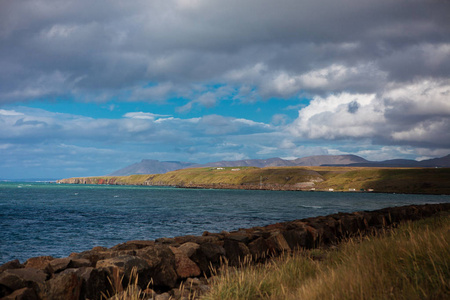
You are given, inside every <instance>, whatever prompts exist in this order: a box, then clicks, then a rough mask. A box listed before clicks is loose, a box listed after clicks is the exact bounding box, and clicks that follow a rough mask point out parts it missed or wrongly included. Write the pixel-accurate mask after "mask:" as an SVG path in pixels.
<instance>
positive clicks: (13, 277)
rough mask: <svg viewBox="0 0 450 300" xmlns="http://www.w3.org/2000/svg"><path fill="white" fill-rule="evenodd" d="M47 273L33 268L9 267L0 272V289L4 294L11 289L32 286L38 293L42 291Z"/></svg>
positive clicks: (11, 290)
mask: <svg viewBox="0 0 450 300" xmlns="http://www.w3.org/2000/svg"><path fill="white" fill-rule="evenodd" d="M46 279H47V274H46V273H44V271H42V270H39V269H33V268H21V269H9V270H5V271H3V272H2V273H1V274H0V287H2V288H1V289H0V291H1V293H2V295H0V297H3V296H6V295H8V294H10V293H12V292H13V291H16V290H19V289H22V288H25V287H27V288H32V289H34V291H35V292H36V293H37V294H38V295H39V294H41V293H42V292H43V291H44V282H45V280H46Z"/></svg>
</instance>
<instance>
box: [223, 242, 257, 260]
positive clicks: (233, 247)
mask: <svg viewBox="0 0 450 300" xmlns="http://www.w3.org/2000/svg"><path fill="white" fill-rule="evenodd" d="M223 247H224V249H225V253H226V257H227V259H228V262H229V263H230V265H233V266H238V265H239V264H240V263H243V262H244V260H245V259H248V258H249V257H250V256H251V254H250V250H249V249H248V247H247V246H246V245H245V244H244V243H242V242H238V241H236V240H233V239H228V238H227V239H225V241H224V243H223Z"/></svg>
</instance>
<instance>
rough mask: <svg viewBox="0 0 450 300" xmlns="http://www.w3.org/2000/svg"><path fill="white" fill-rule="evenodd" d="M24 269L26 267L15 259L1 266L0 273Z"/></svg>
mask: <svg viewBox="0 0 450 300" xmlns="http://www.w3.org/2000/svg"><path fill="white" fill-rule="evenodd" d="M24 267H25V266H24V265H22V264H21V263H20V261H19V260H18V259H15V260H11V261H8V262H6V263H4V264H3V265H1V266H0V273H1V272H2V271H4V270H8V269H21V268H24Z"/></svg>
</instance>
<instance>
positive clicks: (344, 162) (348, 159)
mask: <svg viewBox="0 0 450 300" xmlns="http://www.w3.org/2000/svg"><path fill="white" fill-rule="evenodd" d="M296 166H348V167H432V168H434V167H443V168H449V167H450V155H447V156H444V157H441V158H433V159H427V160H422V161H416V160H410V159H391V160H385V161H369V160H366V159H364V158H362V157H359V156H356V155H315V156H308V157H303V158H297V159H294V160H286V159H281V158H278V157H274V158H268V159H245V160H236V161H218V162H211V163H207V164H194V163H189V162H179V161H158V160H152V159H143V160H142V161H141V162H139V163H135V164H132V165H130V166H128V167H125V168H123V169H120V170H117V171H115V172H113V173H111V174H109V176H127V175H132V174H163V173H167V172H170V171H175V170H179V169H185V168H202V167H258V168H264V167H296Z"/></svg>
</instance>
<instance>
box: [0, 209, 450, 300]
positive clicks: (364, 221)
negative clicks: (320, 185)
mask: <svg viewBox="0 0 450 300" xmlns="http://www.w3.org/2000/svg"><path fill="white" fill-rule="evenodd" d="M448 210H450V203H442V204H427V205H410V206H403V207H391V208H384V209H380V210H375V211H364V212H355V213H337V214H333V215H329V216H321V217H314V218H308V219H302V220H295V221H290V222H283V223H276V224H272V225H268V226H264V227H253V228H248V229H240V230H238V231H233V232H221V233H210V232H204V233H203V235H202V236H180V237H175V238H161V239H156V240H154V241H153V240H151V241H129V242H126V243H123V244H119V245H116V246H114V247H112V248H109V249H108V248H104V247H95V248H93V249H91V250H89V251H85V252H81V253H72V254H71V255H70V256H69V257H65V258H53V257H50V256H40V257H33V258H30V259H28V260H27V261H26V262H24V263H20V262H19V261H18V260H14V261H10V262H7V263H5V264H3V265H2V266H0V298H1V299H5V300H6V299H30V300H33V299H36V300H38V299H74V300H75V299H77V300H78V299H101V298H102V297H103V296H104V295H113V294H114V292H116V291H121V290H122V288H123V286H122V285H121V283H122V284H124V285H126V284H128V282H129V279H130V277H131V276H132V272H133V271H135V272H136V274H137V275H138V285H139V286H140V288H142V289H143V292H145V293H147V295H148V296H149V299H158V300H163V299H169V297H172V299H188V298H187V293H189V292H195V294H196V295H201V294H202V293H204V292H205V291H207V290H208V278H209V277H210V276H211V268H217V267H219V266H220V264H221V263H222V262H224V261H226V262H228V264H229V265H238V264H239V262H240V261H243V260H244V259H250V260H251V261H253V262H261V261H264V260H266V259H267V258H268V257H274V256H277V255H280V254H282V253H284V252H290V251H295V250H296V249H299V248H306V249H311V248H316V247H324V246H325V247H326V246H330V245H333V244H336V243H338V242H339V241H341V240H342V239H344V238H346V237H349V236H352V235H355V234H360V233H362V234H366V233H370V232H373V231H374V230H380V229H382V228H386V227H392V226H396V225H397V224H398V223H399V222H402V221H407V220H418V219H422V218H425V217H430V216H433V215H435V214H437V213H439V212H441V211H448ZM149 282H152V284H151V285H150V286H149V285H148V283H149ZM180 285H181V286H184V287H185V288H182V289H180V288H179V287H180Z"/></svg>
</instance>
